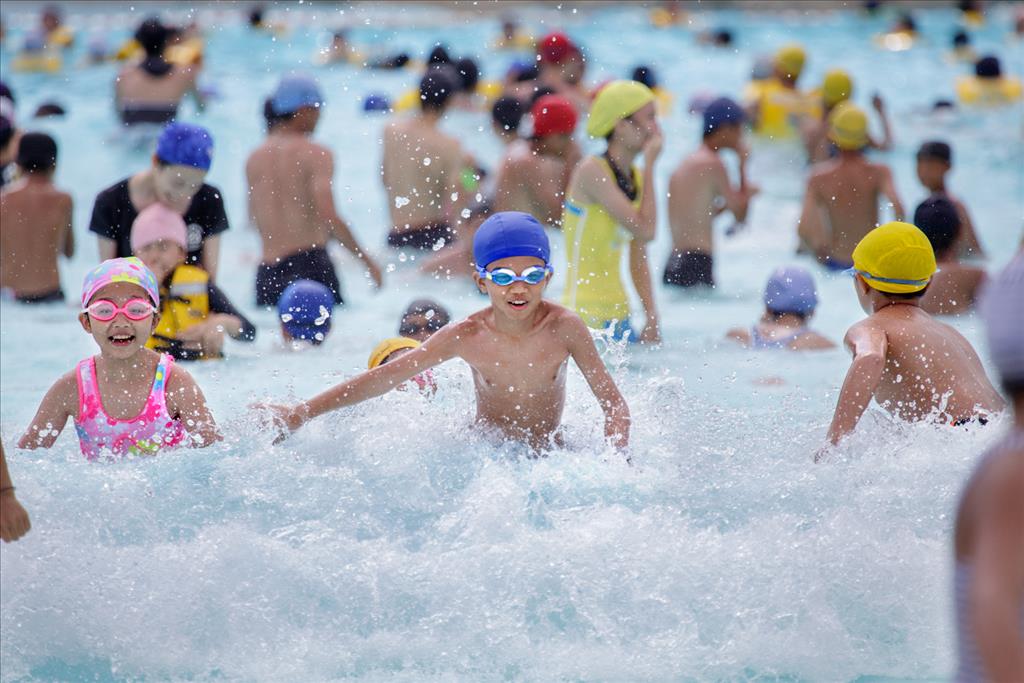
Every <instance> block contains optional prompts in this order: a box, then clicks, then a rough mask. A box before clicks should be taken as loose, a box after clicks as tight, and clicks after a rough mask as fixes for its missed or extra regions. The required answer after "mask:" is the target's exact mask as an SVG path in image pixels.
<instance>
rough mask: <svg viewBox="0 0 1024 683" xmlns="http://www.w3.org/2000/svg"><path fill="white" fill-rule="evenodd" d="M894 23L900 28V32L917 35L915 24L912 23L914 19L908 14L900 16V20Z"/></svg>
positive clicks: (914, 22)
mask: <svg viewBox="0 0 1024 683" xmlns="http://www.w3.org/2000/svg"><path fill="white" fill-rule="evenodd" d="M896 23H897V24H899V25H900V26H902V27H903V28H902V30H904V31H909V32H910V33H917V22H916V21H914V17H912V16H911V15H910V13H909V12H904V13H903V14H901V15H900V18H899V19H897V20H896Z"/></svg>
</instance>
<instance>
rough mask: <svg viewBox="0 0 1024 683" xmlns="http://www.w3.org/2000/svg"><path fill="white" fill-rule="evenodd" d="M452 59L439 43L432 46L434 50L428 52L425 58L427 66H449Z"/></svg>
mask: <svg viewBox="0 0 1024 683" xmlns="http://www.w3.org/2000/svg"><path fill="white" fill-rule="evenodd" d="M451 63H452V58H451V56H450V55H449V54H448V50H446V49H445V47H444V45H441V44H440V43H435V44H434V49H433V50H431V51H430V54H429V55H428V56H427V64H431V65H433V64H451Z"/></svg>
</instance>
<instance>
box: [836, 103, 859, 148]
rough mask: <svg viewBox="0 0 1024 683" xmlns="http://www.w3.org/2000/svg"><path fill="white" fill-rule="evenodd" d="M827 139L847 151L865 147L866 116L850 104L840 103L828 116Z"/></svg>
mask: <svg viewBox="0 0 1024 683" xmlns="http://www.w3.org/2000/svg"><path fill="white" fill-rule="evenodd" d="M828 139H829V140H831V141H832V142H834V143H836V145H837V146H838V147H839V149H845V150H847V151H854V150H858V149H863V148H865V147H867V145H868V141H869V139H868V115H867V114H865V113H864V110H863V109H861V108H860V107H858V106H857V105H855V104H853V103H852V102H840V103H839V104H837V105H836V108H835V109H833V110H832V113H830V114H829V115H828Z"/></svg>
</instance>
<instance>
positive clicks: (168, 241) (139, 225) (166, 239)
mask: <svg viewBox="0 0 1024 683" xmlns="http://www.w3.org/2000/svg"><path fill="white" fill-rule="evenodd" d="M131 244H132V253H133V254H134V255H135V256H138V257H139V258H140V259H142V262H143V263H145V264H146V267H147V268H149V269H150V270H151V271H153V275H154V276H155V277H156V280H157V282H163V281H164V279H165V278H166V277H167V276H168V275H169V274H171V273H172V272H174V269H175V268H177V267H178V266H179V265H181V264H182V263H184V262H185V257H186V256H187V255H188V251H187V250H188V228H187V227H186V226H185V220H184V219H183V218H182V217H181V216H180V215H179V214H178V213H177V212H176V211H174V210H172V209H169V208H167V207H166V206H164V205H163V204H161V203H160V202H156V203H154V204H150V205H149V206H147V207H146V208H145V209H143V210H142V211H141V212H139V215H138V216H136V217H135V221H134V222H133V223H132V234H131Z"/></svg>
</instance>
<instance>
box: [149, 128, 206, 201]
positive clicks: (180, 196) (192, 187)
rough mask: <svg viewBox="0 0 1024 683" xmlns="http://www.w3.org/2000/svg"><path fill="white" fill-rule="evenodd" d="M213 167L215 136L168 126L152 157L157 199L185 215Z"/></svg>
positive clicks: (204, 132) (162, 133) (202, 129)
mask: <svg viewBox="0 0 1024 683" xmlns="http://www.w3.org/2000/svg"><path fill="white" fill-rule="evenodd" d="M212 164H213V137H211V136H210V132H209V131H208V130H206V129H205V128H203V127H202V126H197V125H195V124H192V123H181V122H179V121H172V122H171V123H169V124H167V126H165V127H164V129H163V131H162V132H161V133H160V137H159V139H158V140H157V143H156V152H155V153H154V154H153V184H154V189H155V191H156V196H157V199H159V200H160V201H161V202H163V203H164V204H167V205H168V206H170V207H172V208H174V209H178V210H180V211H181V212H182V213H185V211H186V210H187V209H188V207H189V205H190V204H191V203H192V198H193V197H195V195H196V193H197V192H199V189H200V188H201V187H202V186H203V181H204V180H205V179H206V174H207V173H208V172H209V170H210V166H211V165H212Z"/></svg>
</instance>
